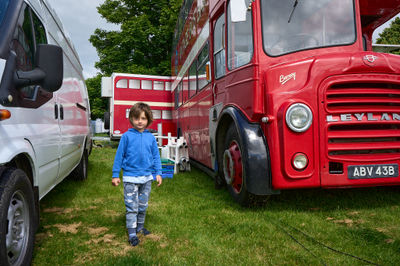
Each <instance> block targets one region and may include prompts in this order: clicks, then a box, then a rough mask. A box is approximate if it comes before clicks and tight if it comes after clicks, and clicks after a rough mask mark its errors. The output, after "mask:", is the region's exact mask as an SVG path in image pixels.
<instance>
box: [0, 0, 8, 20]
mask: <svg viewBox="0 0 400 266" xmlns="http://www.w3.org/2000/svg"><path fill="white" fill-rule="evenodd" d="M9 3H10V1H9V0H3V1H0V25H1V23H3V19H4V16H5V15H6V13H7V9H8V4H9Z"/></svg>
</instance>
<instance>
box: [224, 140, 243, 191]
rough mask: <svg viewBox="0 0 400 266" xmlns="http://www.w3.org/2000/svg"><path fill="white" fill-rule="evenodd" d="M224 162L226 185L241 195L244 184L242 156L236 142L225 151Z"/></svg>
mask: <svg viewBox="0 0 400 266" xmlns="http://www.w3.org/2000/svg"><path fill="white" fill-rule="evenodd" d="M223 162H224V164H223V170H224V176H225V181H226V183H227V184H228V185H231V186H232V188H233V189H234V191H235V192H236V193H240V191H241V190H242V183H243V177H242V156H241V154H240V149H239V145H238V144H237V143H236V142H235V141H233V142H232V143H231V145H230V146H229V148H228V149H226V150H225V152H224V160H223Z"/></svg>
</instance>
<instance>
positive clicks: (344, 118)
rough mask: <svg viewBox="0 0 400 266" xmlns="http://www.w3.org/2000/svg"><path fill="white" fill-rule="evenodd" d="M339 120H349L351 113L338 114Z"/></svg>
mask: <svg viewBox="0 0 400 266" xmlns="http://www.w3.org/2000/svg"><path fill="white" fill-rule="evenodd" d="M340 120H341V121H351V114H342V115H340Z"/></svg>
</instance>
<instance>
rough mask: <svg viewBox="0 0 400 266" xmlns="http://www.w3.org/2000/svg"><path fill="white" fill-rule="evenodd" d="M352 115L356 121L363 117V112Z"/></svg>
mask: <svg viewBox="0 0 400 266" xmlns="http://www.w3.org/2000/svg"><path fill="white" fill-rule="evenodd" d="M354 116H355V117H356V118H357V120H358V121H362V119H363V117H364V113H361V114H354Z"/></svg>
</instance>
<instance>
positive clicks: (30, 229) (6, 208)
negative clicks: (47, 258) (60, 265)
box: [0, 168, 36, 265]
mask: <svg viewBox="0 0 400 266" xmlns="http://www.w3.org/2000/svg"><path fill="white" fill-rule="evenodd" d="M34 202H35V201H34V196H33V191H32V185H31V182H30V181H29V179H28V177H27V176H26V174H25V172H23V171H22V170H20V169H15V168H9V169H7V170H5V172H3V175H2V176H1V180H0V261H1V264H3V263H4V264H5V265H30V262H31V260H32V254H33V244H34V234H35V232H34V228H36V227H35V224H34V210H35V205H34Z"/></svg>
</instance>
